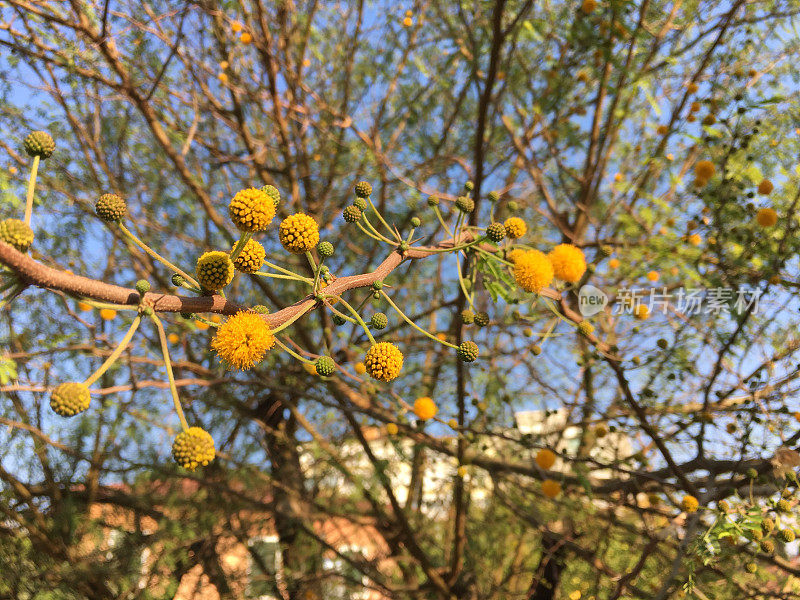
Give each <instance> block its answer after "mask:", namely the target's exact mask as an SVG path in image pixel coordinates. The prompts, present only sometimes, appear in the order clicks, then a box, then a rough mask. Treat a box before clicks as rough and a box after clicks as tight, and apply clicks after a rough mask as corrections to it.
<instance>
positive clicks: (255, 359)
mask: <svg viewBox="0 0 800 600" xmlns="http://www.w3.org/2000/svg"><path fill="white" fill-rule="evenodd" d="M274 345H275V337H274V336H273V335H272V332H271V331H270V330H269V326H268V325H267V322H266V321H265V320H264V318H263V317H262V316H261V315H259V314H257V313H253V312H246V311H241V312H238V313H236V314H235V315H233V316H232V317H231V318H229V319H228V320H227V321H225V322H224V323H223V324H222V325H220V326H219V327H218V328H217V333H216V335H214V339H212V340H211V347H212V348H213V349H214V350H215V351H216V353H217V355H218V356H219V357H220V358H221V359H222V360H224V361H225V362H226V363H227V364H229V365H231V366H232V367H235V368H237V369H239V370H241V371H245V370H247V369H249V368H251V367H253V366H254V365H256V364H258V363H259V362H261V360H262V359H263V358H264V355H265V354H266V353H267V350H269V349H270V348H272V346H274Z"/></svg>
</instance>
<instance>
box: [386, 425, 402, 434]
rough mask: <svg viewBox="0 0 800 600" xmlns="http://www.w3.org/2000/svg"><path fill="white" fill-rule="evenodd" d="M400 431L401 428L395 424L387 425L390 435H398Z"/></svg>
mask: <svg viewBox="0 0 800 600" xmlns="http://www.w3.org/2000/svg"><path fill="white" fill-rule="evenodd" d="M398 431H400V428H399V427H397V424H395V423H387V424H386V433H388V434H389V435H397V432H398Z"/></svg>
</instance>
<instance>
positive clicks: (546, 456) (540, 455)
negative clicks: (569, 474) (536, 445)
mask: <svg viewBox="0 0 800 600" xmlns="http://www.w3.org/2000/svg"><path fill="white" fill-rule="evenodd" d="M535 460H536V464H537V465H539V468H541V469H544V470H545V471H549V470H550V469H552V468H553V465H554V464H556V454H555V452H553V451H552V450H549V449H548V448H542V449H541V450H539V452H537V453H536V457H535Z"/></svg>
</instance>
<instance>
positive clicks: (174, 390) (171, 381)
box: [150, 313, 189, 431]
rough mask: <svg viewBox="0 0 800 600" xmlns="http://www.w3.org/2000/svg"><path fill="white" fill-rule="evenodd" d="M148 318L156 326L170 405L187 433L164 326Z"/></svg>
mask: <svg viewBox="0 0 800 600" xmlns="http://www.w3.org/2000/svg"><path fill="white" fill-rule="evenodd" d="M150 318H151V319H153V322H154V323H155V324H156V329H158V339H159V341H160V342H161V354H162V355H163V356H164V366H165V367H166V368H167V378H168V379H169V391H170V393H171V394H172V403H173V404H174V405H175V412H177V413H178V418H179V419H180V420H181V427H182V428H183V430H184V431H189V423H187V422H186V417H185V416H183V407H181V401H180V398H178V388H177V386H176V385H175V376H174V375H173V374H172V363H171V362H170V360H169V346H168V345H167V335H166V334H165V333H164V326H163V325H162V324H161V321H160V320H159V318H158V317H157V316H156V315H155V313H154V314H152V315H150Z"/></svg>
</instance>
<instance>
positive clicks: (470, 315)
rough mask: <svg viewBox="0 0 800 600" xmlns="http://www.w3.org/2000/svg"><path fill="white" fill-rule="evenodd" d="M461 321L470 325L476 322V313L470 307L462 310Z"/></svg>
mask: <svg viewBox="0 0 800 600" xmlns="http://www.w3.org/2000/svg"><path fill="white" fill-rule="evenodd" d="M461 322H462V323H465V324H466V325H469V324H470V323H474V322H475V313H474V312H472V311H471V310H469V309H466V310H462V311H461Z"/></svg>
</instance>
